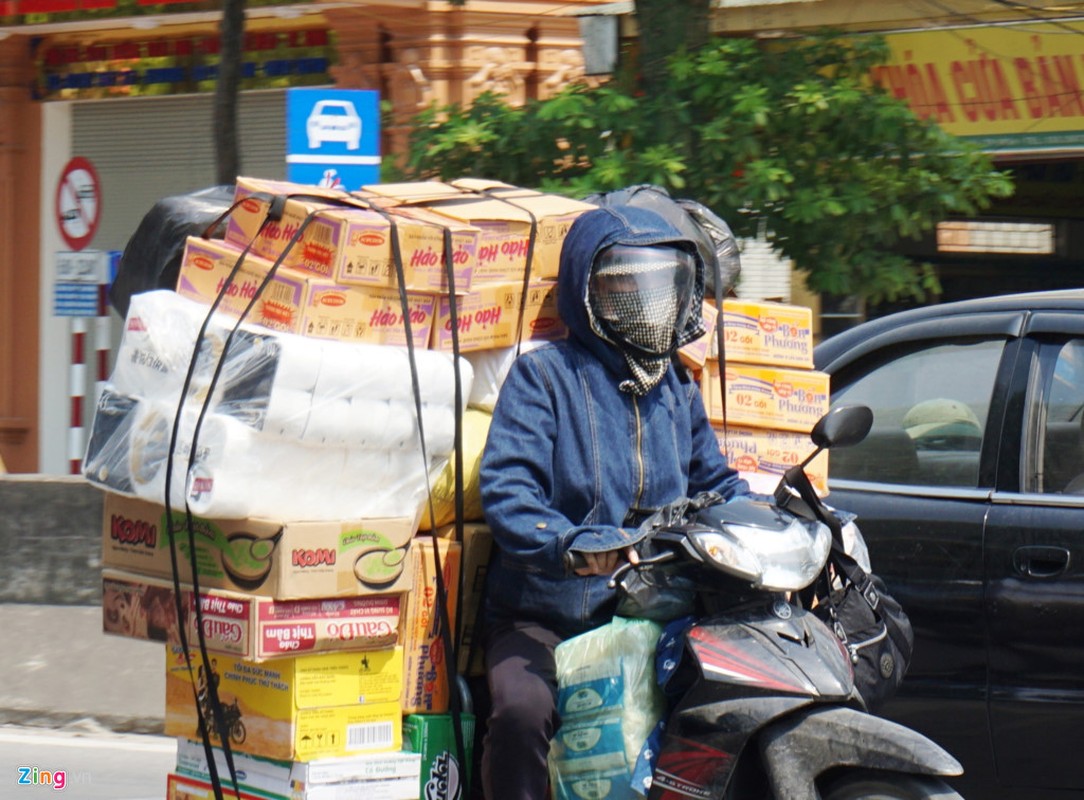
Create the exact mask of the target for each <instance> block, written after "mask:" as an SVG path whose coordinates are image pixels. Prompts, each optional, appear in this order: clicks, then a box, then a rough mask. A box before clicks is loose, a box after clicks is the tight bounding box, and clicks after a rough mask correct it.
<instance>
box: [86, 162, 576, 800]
mask: <svg viewBox="0 0 1084 800" xmlns="http://www.w3.org/2000/svg"><path fill="white" fill-rule="evenodd" d="M483 190H484V191H485V192H487V194H482V191H483ZM272 197H275V198H277V200H276V202H281V201H282V200H283V199H284V200H285V202H284V203H282V210H283V213H282V216H281V217H280V218H278V219H275V220H271V221H269V222H267V223H264V218H265V215H266V211H267V209H268V207H269V206H270V202H271V198H272ZM236 200H237V201H238V202H237V204H236V206H235V208H234V210H233V211H232V212H231V214H230V216H229V218H228V220H227V228H226V234H225V239H224V240H217V239H214V240H212V239H203V238H197V237H193V238H190V239H189V240H188V241H187V246H186V250H185V254H184V258H183V261H182V266H181V270H180V275H179V279H178V284H177V287H176V295H178V296H180V297H182V298H186V302H191V301H196V302H198V303H200V304H202V307H203V308H205V309H208V310H209V308H210V306H211V304H213V303H216V302H217V303H218V306H217V312H218V313H217V315H216V318H226V319H227V322H228V324H230V325H232V324H233V321H234V320H235V319H237V318H238V317H240V316H241V315H242V314H243V313H244V312H245V309H246V308H248V307H249V306H250V303H251V309H250V310H249V311H248V313H247V314H246V316H245V319H244V329H245V330H248V331H250V332H251V331H256V334H255V335H254V339H253V341H257V340H258V339H259V333H258V331H260V330H265V331H267V332H269V333H270V332H273V333H274V334H276V335H278V336H280V337H283V338H285V337H295V336H296V337H299V338H300V339H302V340H309V341H314V340H336V341H338V342H342V343H348V344H356V345H358V346H371V345H374V344H379V345H382V346H386V347H390V348H395V349H396V350H399V351H405V350H406V347H405V345H406V344H407V342H408V338H407V337H408V335H409V337H410V339H409V340H410V342H411V343H412V344H413V346H414V348H416V349H428V350H435V351H440V352H445V353H447V352H449V351H451V350H452V337H451V320H452V317H453V313H454V316H455V317H456V318H457V321H458V334H459V336H458V345H459V348H460V352H461V353H462V354H463V357H464V359H467V358H469V357H471V356H473V355H477V356H483V357H484V356H487V355H490V354H493V353H497V354H500V353H501V352H502V351H504V350H506V349H508V348H513V347H515V346H516V344H517V342H519V341H522V340H531V339H539V340H545V339H552V338H558V337H561V336H564V335H565V331H564V328H563V326H562V325H561V323H560V321H559V319H558V317H557V312H556V283H555V280H554V279H555V277H556V274H557V264H558V257H559V254H560V248H561V244H562V242H563V239H564V235H565V234H566V233H567V231H568V228H569V226H570V225H571V224H572V221H573V220H574V219H575V218H576V217H577V216H579V214H581V213H583V212H584V211H586V210H588V209H590V208H591V207H592V206H590V205H589V204H586V203H579V202H575V201H570V200H566V199H564V198H560V197H556V196H552V195H545V194H541V193H538V192H532V191H528V190H523V189H518V188H517V187H511V186H507V185H502V184H489V183H482V182H472V181H463V182H458V184H457V185H453V184H436V183H419V184H402V185H380V186H373V187H367V188H366V190H364V191H362V192H358V193H356V194H355V195H345V194H343V193H341V192H337V191H334V190H323V189H320V188H317V187H310V186H299V185H293V184H288V183H281V182H272V181H263V180H258V179H251V178H239V179H238V181H237V185H236ZM532 230H533V235H534V241H533V243H532V242H531V241H530V239H531V236H532ZM393 245H394V246H393ZM446 245H450V247H451V252H452V254H453V257H452V259H451V260H452V263H453V271H452V276H451V278H449V276H448V273H447V270H446V265H445V258H444V253H445V249H446ZM529 252H533V257H532V259H531V264H530V269H531V273H530V280H529V281H528V282H527V297H526V302H525V303H522V318H521V316H520V309H521V301H522V300H523V290H524V282H525V277H526V269H527V266H528V263H527V261H528V253H529ZM396 254H398V255H399V257H400V259H401V265H402V268H403V269H402V274H403V282H404V286H403V287H402V288H403V289H405V296H406V299H407V302H406V306H407V307H406V310H405V313H404V308H403V304H402V303H401V298H400V291H399V290H400V286H399V279H398V277H397V276H398V274H399V273H398V270H397V269H396V268H395V262H394V257H395V255H396ZM238 262H240V263H241V266H240V268H239V270H238V272H237V274H236V276H235V278H234V280H233V281H232V283H231V284H230V285H228V286H227V283H226V278H227V276H228V275H229V273H230V271H231V270H232V269H233V268H234V265H235V264H237V263H238ZM276 263H278V267H277V268H276V269H275V274H274V275H273V276H272V277H270V278H268V276H269V274H270V273H271V270H272V267H273V265H275V264H276ZM263 284H266V285H263ZM453 284H454V286H453ZM261 285H263V286H262V288H261ZM453 298H454V308H453ZM253 300H255V302H253ZM257 346H258V344H257ZM211 349H212V350H213V348H211ZM219 355H220V354H219ZM141 357H142V356H141ZM151 360H153V359H151ZM144 366H146V363H144ZM151 366H154V367H162V366H163V365H162V364H157V363H155V364H152V365H151ZM324 366H326V365H324ZM163 368H164V367H163ZM322 368H323V367H322ZM471 374H472V373H471V372H470V370H467V371H466V373H465V384H464V386H463V390H464V393H465V394H469V395H470V396H471V397H472V398H473V396H474V395H473V394H472V393H471V390H472V388H475V387H472V385H471V383H472V382H471V379H470V376H471ZM250 383H251V381H250ZM248 388H251V387H248ZM479 388H485V387H479ZM490 388H495V387H490ZM195 394H196V395H197V396H198V391H197V392H196V393H195ZM377 399H378V400H379V398H377ZM178 400H179V395H178ZM443 400H445V401H447V402H451V400H450V399H449V398H443ZM234 401H236V398H234ZM214 402H222V400H221V398H219V397H216V398H215V399H214ZM176 405H177V403H176V402H174V404H173V408H176ZM314 409H315V407H314ZM491 410H492V407H491V405H487V404H486V403H481V404H480V405H479V404H475V403H474V402H473V400H472V401H470V408H468V411H469V412H471V413H481V414H483V415H484V414H487V413H488V412H489V411H491ZM412 411H413V409H412V408H411V412H412ZM309 413H310V419H309V424H310V425H311V424H312V421H313V420H312V418H311V415H315V414H316V413H317V411H316V410H312V411H310V412H309ZM424 413H425V412H424V411H423V416H424ZM97 416H101V417H102V420H101V423H102V425H101V426H100V427H102V426H105V425H109V426H117V427H116V429H117V430H120V429H122V428H121V426H120V425H119V424H118V422H117V416H116V414H114V415H113V416H109V415H106V414H104V413H101V412H99V415H97ZM97 416H96V420H97ZM137 427H138V425H136V424H133V425H132V426H131V428H132V430H131V432H129V434H128V435H134V432H135V430H136V428H137ZM182 427H183V426H182ZM111 430H113V429H112V428H110V430H107V431H106V432H107V433H108V432H110V431H111ZM124 430H128V429H126V428H125V429H124ZM483 433H484V428H483ZM108 438H109V437H107V436H104V437H103V436H98V437H97V438H95V436H94V435H93V433H92V436H91V439H92V440H93V441H95V442H97V445H95V446H96V447H100V448H103V449H104V448H105V446H106V445H105V444H103V443H105V442H107V441H108ZM166 441H168V439H167V440H166ZM483 443H484V435H483V436H482V437H481V441H479V442H475V443H473V444H472V445H470V446H473V447H474V448H475V451H474V452H465V453H464V463H465V465H466V466H467V467H468V468H470V466H471V463H472V461H471V460H472V459H474V460H475V461H476V460H477V458H478V457H480V448H481V446H482V444H483ZM463 446H464V449H467V447H468V444H467V443H464V445H463ZM284 452H285V451H284ZM100 455H101V454H100V453H92V452H90V451H89V449H88V456H87V459H86V460H85V462H84V464H85V471H86V474H87V477H88V478H89V479H91V481H92V482H95V483H98V484H99V485H100V486H101V487H102V488H103V489H105V490H106V498H105V504H104V519H103V538H102V541H103V565H104V570H103V626H104V629H105V630H106V631H107V632H110V633H115V634H118V635H124V636H132V637H136V638H144V639H149V640H157V641H161V642H164V643H165V644H166V646H167V648H168V651H167V653H168V657H167V676H166V698H165V703H166V711H165V731H166V733H167V734H169V735H173V736H176V737H177V738H178V758H177V768H176V771H175V772H174V773H173V774H172V775H171V776H170V778H169V790H168V797H169V798H170V800H175V799H176V798H181V797H184V798H189V797H204V796H207V797H212V796H213V787H212V786H211V783H210V780H211V777H210V764H209V763H207V759H206V753H205V750H204V745H203V737H204V731H203V725H202V723H201V718H202V719H203V720H206V721H212V719H213V717H212V709H211V699H210V698H211V695H212V692H211V691H210V690H211V688H212V687H213V688H214V690H215V692H216V693H217V696H218V700H219V702H220V708H221V710H222V716H223V718H224V725H223V727H222V728H221V729H220V730H214V731H211V732H210V734H209V736H210V741H211V743H212V744H213V745H214V748H213V751H212V752H213V753H214V754H215V764H216V765H217V772H218V775H219V777H220V779H221V780H223V782H224V783H225V782H227V781H228V780H229V774H230V772H229V769H228V765H227V763H226V761H225V758H224V750H223V748H222V742H221V741H220V739H219V735H220V734H221V735H224V736H226V737H228V739H229V749H230V751H231V753H232V755H233V759H234V767H235V774H237V775H238V778H239V781H240V783H241V788H242V790H243V791H244V792H245V793H246V794H244V795H243V796H245V797H249V796H251V797H258V798H264V799H265V800H272V799H274V800H278V799H280V798H288V799H289V800H315V798H325V797H335V798H339V799H340V800H342V799H343V798H352V797H357V798H365V800H400V798H401V799H402V800H413V798H417V797H420V796H425V797H427V798H442V797H446V798H452V797H457V796H460V795H458V794H456V789H455V787H456V785H458V786H459V787H460V789H465V786H466V781H467V779H468V778H469V776H468V775H467V773H466V771H467V770H468V769H469V761H470V759H469V757H468V763H467V765H464V767H463V768H462V769H460V767H459V765H458V764H456V763H454V755H455V754H454V747H452V746H451V742H452V741H454V739H453V737H452V736H451V735H450V727H449V715H448V713H447V712H448V709H449V701H450V695H449V692H450V691H451V689H450V687H449V683H448V681H447V668H448V665H447V658H446V655H447V654H446V652H445V646H444V641H443V638H442V636H441V633H440V632H441V630H442V629H443V627H444V617H443V615H442V613H441V612H442V609H441V606H440V598H439V595H438V591H437V579H436V578H437V573H436V559H435V553H434V549H435V548H437V547H439V556H440V559H439V561H440V565H441V568H442V569H441V571H442V575H443V585H444V587H445V588H446V590H447V596H446V598H445V600H446V606H445V609H444V611H445V612H446V613H447V615H448V622H449V624H450V625H451V626H452V629H455V626H456V625H457V623H459V624H460V626H461V628H462V627H466V628H467V629H465V630H462V629H461V630H460V636H461V637H462V639H463V646H462V649H461V652H460V662H459V665H458V666H459V668H460V669H459V671H460V672H468V671H470V670H472V669H473V670H475V671H476V670H477V669H478V665H477V662H475V663H474V664H473V665H471V664H468V663H467V660H468V659H469V657H470V656H471V654H472V653H473V650H474V648H472V647H471V646H470V630H469V623H470V622H471V621H472V620H473V618H474V614H475V611H476V609H477V604H478V595H477V592H478V591H479V590H480V587H481V582H482V580H484V572H485V564H486V563H487V562H488V554H489V547H490V537H489V532H488V530H487V529H486V527H485V525H484V523H482V522H481V520H480V513H478V512H476V513H475V515H474V516H472V518H470V519H466V520H463V521H462V522H463V524H462V525H459V526H457V525H455V524H454V522H453V523H448V522H447V521H446V519H445V520H441V519H438V518H437V517H435V516H430V514H429V508H430V503H429V502H427V501H423V502H422V504H421V507H420V508H418V509H417V510H416V511H415V509H413V508H411V509H409V513H403V514H401V515H392V516H385V517H379V518H362V519H325V518H319V519H311V518H295V517H289V516H286V517H285V518H283V517H282V516H279V517H275V518H264V517H263V516H261V515H260V514H259V513H258V511H259V504H258V501H257V502H256V504H255V505H253V508H254V509H255V510H256V512H257V513H252V514H249V515H246V516H244V517H233V516H227V517H224V518H217V517H210V516H209V517H206V518H205V517H201V516H198V515H191V514H188V513H186V509H185V508H184V506H183V504H180V503H177V502H174V503H172V505H171V508H172V512H173V513H172V519H167V518H166V507H165V496H164V495H163V496H162V498H161V500H160V502H154V500H153V498H151V499H149V498H148V497H147V496H146V495H143V496H136V495H134V494H133V493H131V492H127V491H124V488H125V485H124V484H122V483H117V482H116V481H113V480H110V479H109V478H108V477H107V474H106V473H108V471H109V470H108V469H107V468H106V467H107V466H108V464H109V462H108V460H103V459H102V458H100V457H99V456H100ZM224 457H226V458H228V457H229V451H228V450H227V451H226V452H225V454H224ZM451 463H454V462H452V461H451V459H449V465H447V466H443V467H442V468H437V470H441V469H442V471H439V472H438V471H434V472H433V473H432V474H430V475H429V476H428V477H429V479H430V482H431V484H432V485H435V484H439V483H440V481H441V478H442V477H443V478H444V479H445V482H447V472H448V470H449V469H450V468H451V466H450V464H451ZM92 464H93V467H94V468H93V469H91V465H92ZM103 464H105V465H106V467H103V466H102V465H103ZM138 467H139V465H137V464H126V465H125V468H126V469H130V470H131V471H132V472H133V473H134V472H135V471H136V470H137V468H138ZM185 467H186V465H185V463H184V462H183V460H178V462H177V464H176V469H175V478H174V480H175V481H180V482H181V484H182V485H184V483H185V474H186V469H185ZM275 468H276V469H280V470H287V471H289V470H291V469H295V465H292V464H291V463H289V461H288V460H285V461H284V462H283V463H280V464H276V465H275ZM356 477H357V478H358V479H359V480H360V481H361V483H359V484H357V485H358V487H359V490H361V491H364V485H365V484H364V481H365V479H366V477H371V478H373V479H374V480H375V479H376V478H378V477H379V476H378V475H375V474H374V475H372V476H365V475H359V476H356ZM465 477H467V478H469V475H468V476H465ZM212 480H213V479H212ZM291 480H292V481H294V482H295V484H294V486H293V487H291V488H292V489H295V490H296V491H297V492H299V493H302V492H305V491H306V484H307V482H309V481H317V482H318V481H320V480H321V476H320V475H319V474H308V473H306V472H305V471H304V470H301V469H298V470H296V474H294V475H293V476H292V478H291ZM204 488H207V487H204ZM429 488H431V485H430V487H429ZM188 489H189V491H191V485H190V484H189V487H188ZM472 489H473V490H474V491H476V489H477V487H476V486H475V487H469V486H468V491H469V490H472ZM170 496H171V497H173V493H172V492H171V495H170ZM427 500H428V499H427ZM276 507H277V506H276ZM468 507H472V506H471V504H469V503H468ZM473 507H474V508H477V504H474V506H473ZM189 510H190V509H189ZM457 528H458V529H459V531H461V533H462V540H461V541H460V540H458V539H457ZM423 533H424V534H425V535H420V534H423ZM430 533H431V534H432V536H430V535H429V534H430ZM464 562H465V563H464ZM193 565H195V571H196V575H197V577H198V588H199V592H198V594H197V593H196V592H195V591H194V588H193ZM175 569H176V573H177V582H176V583H175V581H174V578H173V576H174V570H175ZM462 569H465V570H466V573H465V574H464V575H463V583H462V586H463V587H464V589H465V595H464V597H463V598H462V609H463V614H462V620H458V621H457V620H456V618H455V612H456V608H457V606H458V605H459V604H460V598H459V596H458V590H459V587H460V585H461V583H460V579H461V570H462ZM176 588H179V590H180V594H181V601H180V603H179V604H178V603H177V596H176V593H175V589H176ZM178 609H180V613H178ZM464 624H465V626H464ZM182 632H183V633H184V637H185V639H186V640H187V642H188V645H189V649H188V651H187V652H186V651H185V650H184V649H182V647H181V634H182ZM201 640H202V643H203V645H204V648H205V650H206V654H207V658H206V660H205V659H204V656H203V654H202V653H201V652H200V648H199V643H200V642H201ZM452 666H453V667H454V666H455V665H452ZM212 724H213V722H212ZM472 724H473V719H472V718H470V715H469V714H465V715H464V728H465V730H466V732H467V734H468V736H467V744H468V745H469V744H470V743H471V739H472V737H471V735H470V732H471V730H472V729H471V727H470V726H471V725H472Z"/></svg>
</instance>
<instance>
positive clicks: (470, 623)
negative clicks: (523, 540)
mask: <svg viewBox="0 0 1084 800" xmlns="http://www.w3.org/2000/svg"><path fill="white" fill-rule="evenodd" d="M436 533H437V536H439V537H440V538H441V539H448V540H452V541H454V540H455V534H456V530H455V524H454V523H453V524H451V525H445V526H443V527H441V528H439V529H438V530H437V532H436ZM461 544H462V545H463V579H462V580H461V581H460V586H461V588H462V591H463V598H462V600H461V601H460V603H459V610H460V619H459V626H458V630H459V654H458V659H459V673H460V674H461V675H468V676H475V675H484V674H485V666H484V658H483V653H482V643H481V642H478V641H475V639H474V633H475V626H476V624H477V622H478V615H479V614H480V613H481V603H482V596H483V590H484V589H485V585H486V572H487V571H488V569H489V558H490V554H491V553H492V552H493V533H492V532H491V531H490V530H489V526H488V525H486V524H485V523H483V522H467V523H464V524H463V539H462V542H461Z"/></svg>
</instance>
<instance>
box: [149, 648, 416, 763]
mask: <svg viewBox="0 0 1084 800" xmlns="http://www.w3.org/2000/svg"><path fill="white" fill-rule="evenodd" d="M191 652H192V655H191V667H192V672H190V671H189V665H188V663H187V662H186V659H185V656H184V651H183V650H181V649H180V648H176V647H171V648H169V649H168V650H167V651H166V653H167V657H166V709H165V725H164V730H165V734H166V735H167V736H178V737H180V736H184V737H188V738H193V739H197V740H202V736H201V733H200V729H199V716H198V714H197V711H196V700H195V697H194V696H193V680H195V682H196V692H197V693H202V692H201V685H204V684H205V683H206V680H205V679H204V677H203V676H204V675H205V671H204V668H203V660H202V658H201V656H200V653H199V651H198V650H192V651H191ZM193 673H194V674H195V678H194V679H193ZM211 676H212V677H211V680H213V681H214V682H215V683H216V685H217V687H218V697H219V701H220V702H221V704H222V707H223V709H224V710H225V711H226V714H227V718H228V720H229V721H228V729H229V735H230V746H231V747H232V748H233V749H235V750H237V751H239V752H242V753H251V754H253V755H259V756H264V757H266V758H274V759H281V760H285V761H310V760H312V759H315V758H324V757H328V756H347V755H356V754H358V753H362V752H369V753H388V752H394V751H396V750H399V749H401V748H402V712H401V710H400V696H401V694H402V684H403V649H402V648H401V647H394V648H391V649H386V650H371V651H364V652H359V653H319V654H317V655H309V656H297V657H295V658H285V659H277V660H275V661H266V662H263V663H262V664H257V663H255V662H252V661H248V660H245V659H238V658H232V657H230V656H217V657H215V656H212V657H211ZM212 741H213V743H215V744H219V742H218V736H217V733H213V734H212Z"/></svg>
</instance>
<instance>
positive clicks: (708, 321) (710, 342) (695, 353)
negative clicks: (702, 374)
mask: <svg viewBox="0 0 1084 800" xmlns="http://www.w3.org/2000/svg"><path fill="white" fill-rule="evenodd" d="M701 313H702V314H703V315H704V327H705V328H707V331H706V332H705V333H704V335H703V336H701V337H700V338H699V339H694V340H693V341H691V342H689V343H688V344H687V345H685V346H684V347H682V348H680V349H679V350H678V358H680V359H681V363H682V364H684V365H685V366H687V367H689V368H690V369H693V370H700V369H703V367H704V362H705V361H707V360H708V354H709V353H711V352H713V351H714V349H715V346H714V342H715V324H716V322H717V321H718V319H719V312H718V310H717V309H716V308H715V306H713V305H712V304H711V303H709V302H708V301H707V300H705V301H704V305H703V309H702V312H701Z"/></svg>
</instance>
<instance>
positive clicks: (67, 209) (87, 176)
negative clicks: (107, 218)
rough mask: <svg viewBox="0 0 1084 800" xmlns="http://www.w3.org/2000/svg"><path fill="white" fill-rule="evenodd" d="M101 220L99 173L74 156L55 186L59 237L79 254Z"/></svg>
mask: <svg viewBox="0 0 1084 800" xmlns="http://www.w3.org/2000/svg"><path fill="white" fill-rule="evenodd" d="M101 218H102V190H101V182H100V181H99V180H98V173H97V172H96V171H95V169H94V166H93V165H92V164H91V163H90V162H89V161H88V160H87V159H85V158H82V157H80V156H76V157H75V158H73V159H72V160H71V161H69V162H68V163H67V164H66V165H65V166H64V169H63V171H62V172H61V173H60V180H59V181H58V182H57V185H56V221H57V226H58V227H59V228H60V235H61V236H62V237H63V238H64V241H65V242H66V243H67V245H68V247H70V248H71V249H72V250H82V249H83V248H84V247H86V246H87V245H88V244H90V241H91V239H93V238H94V234H95V233H97V232H98V223H99V222H100V221H101Z"/></svg>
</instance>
